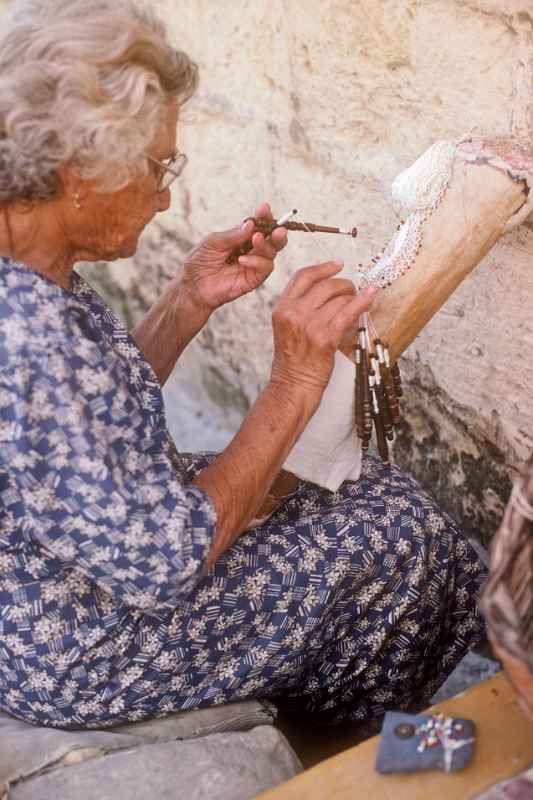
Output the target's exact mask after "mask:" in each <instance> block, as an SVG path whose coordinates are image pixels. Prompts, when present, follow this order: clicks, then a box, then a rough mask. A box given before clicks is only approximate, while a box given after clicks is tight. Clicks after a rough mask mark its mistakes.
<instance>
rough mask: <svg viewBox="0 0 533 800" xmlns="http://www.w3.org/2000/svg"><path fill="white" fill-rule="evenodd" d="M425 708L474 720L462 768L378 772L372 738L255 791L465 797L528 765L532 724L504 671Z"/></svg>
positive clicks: (265, 797) (288, 799)
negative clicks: (473, 737)
mask: <svg viewBox="0 0 533 800" xmlns="http://www.w3.org/2000/svg"><path fill="white" fill-rule="evenodd" d="M429 711H431V712H433V711H441V712H442V713H444V714H447V715H450V716H453V715H455V716H461V717H467V718H469V719H472V720H474V721H475V723H476V726H477V730H478V735H477V745H476V752H475V754H474V758H473V759H472V762H471V763H470V764H469V766H468V767H467V768H466V769H464V770H463V771H461V772H456V773H453V774H449V775H447V774H445V773H442V772H423V773H420V772H419V773H417V774H414V775H379V774H378V773H377V772H376V771H375V769H374V764H375V761H376V754H377V749H378V743H379V737H377V736H376V737H373V738H372V739H368V740H367V741H366V742H363V743H362V744H360V745H357V746H355V747H351V748H350V749H348V750H345V751H344V752H342V753H339V755H336V756H334V757H333V758H328V759H327V760H326V761H323V762H322V763H321V764H318V765H317V766H314V767H312V768H311V769H308V770H306V771H305V772H303V773H302V774H300V775H298V776H297V777H295V778H293V779H292V780H290V781H288V782H287V783H284V784H283V785H281V786H278V787H277V788H276V789H272V790H270V791H269V792H266V793H264V794H262V795H260V798H261V800H318V799H319V798H320V800H470V798H474V797H476V795H477V794H479V792H481V791H483V790H484V789H486V788H488V787H489V786H492V785H493V784H494V783H498V782H499V781H501V780H503V779H505V778H508V777H510V776H511V775H515V774H516V773H517V772H520V771H521V770H523V769H525V768H526V767H527V766H529V765H530V764H533V723H531V722H530V721H529V720H528V718H527V717H526V716H525V714H524V713H523V712H522V711H521V709H520V707H519V705H518V701H517V699H516V696H515V693H514V691H513V690H512V688H511V687H510V685H509V683H508V682H507V680H506V678H505V677H504V675H503V674H500V675H497V676H496V677H495V678H492V679H491V680H488V681H485V682H484V683H481V684H478V685H477V686H474V687H473V688H472V689H469V690H468V691H466V692H464V693H462V694H459V695H457V696H456V697H453V698H451V699H450V700H446V701H445V702H443V703H439V704H438V705H435V706H432V707H431V709H429ZM324 736H334V728H328V729H325V730H324Z"/></svg>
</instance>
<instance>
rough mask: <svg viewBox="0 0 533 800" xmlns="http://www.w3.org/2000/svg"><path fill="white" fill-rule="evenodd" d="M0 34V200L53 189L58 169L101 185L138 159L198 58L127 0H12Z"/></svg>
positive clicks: (138, 169)
mask: <svg viewBox="0 0 533 800" xmlns="http://www.w3.org/2000/svg"><path fill="white" fill-rule="evenodd" d="M4 31H5V32H4V33H2V34H0V206H2V205H8V204H10V203H12V202H14V201H17V200H24V201H35V200H47V199H49V198H51V197H54V196H55V195H56V193H57V192H58V189H59V177H58V169H59V168H60V167H61V166H62V165H65V164H67V163H68V164H70V165H72V166H73V167H74V169H75V170H76V172H77V174H79V175H80V176H81V177H83V178H87V179H97V180H98V181H99V185H101V187H102V189H103V190H104V191H115V190H118V189H120V188H122V187H123V186H124V185H126V184H127V183H128V182H129V181H130V180H131V179H132V178H133V177H134V175H135V174H139V173H142V172H143V171H146V170H147V169H148V165H147V161H146V159H144V158H143V157H142V155H143V153H144V152H145V151H146V148H147V147H148V146H149V145H150V144H151V142H152V141H153V139H154V137H155V134H156V131H157V129H158V127H159V125H161V122H162V120H163V119H164V116H163V115H164V109H165V106H166V105H167V104H168V103H169V102H177V103H178V105H181V104H182V103H184V102H185V101H186V100H187V99H188V98H189V97H190V96H191V95H192V94H193V92H194V91H195V89H196V86H197V82H198V68H197V66H196V64H195V63H194V62H193V61H191V59H190V58H189V56H188V55H187V54H186V53H184V52H182V51H180V50H176V49H175V48H174V47H172V45H171V44H170V43H169V41H168V39H167V36H166V31H165V26H164V24H163V22H162V21H161V20H160V19H159V18H158V17H157V16H156V15H155V14H154V13H153V12H152V11H150V10H149V9H147V8H145V7H144V6H142V5H140V4H139V3H137V2H135V0H18V2H16V3H15V4H14V7H13V8H12V12H11V15H10V19H9V20H8V24H7V27H6V28H4Z"/></svg>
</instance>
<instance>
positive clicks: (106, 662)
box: [0, 259, 483, 728]
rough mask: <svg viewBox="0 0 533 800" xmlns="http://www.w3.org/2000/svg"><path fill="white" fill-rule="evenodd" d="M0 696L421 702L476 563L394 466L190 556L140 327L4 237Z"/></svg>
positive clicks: (112, 718) (183, 508) (477, 578)
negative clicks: (7, 248) (28, 260)
mask: <svg viewBox="0 0 533 800" xmlns="http://www.w3.org/2000/svg"><path fill="white" fill-rule="evenodd" d="M0 442H1V449H0V615H1V616H0V708H1V709H2V710H4V711H6V712H8V713H10V714H12V715H14V716H17V717H19V718H21V719H25V720H27V721H30V722H35V723H40V724H46V725H52V726H58V727H62V728H80V727H103V726H107V725H116V724H119V723H123V722H131V721H135V720H142V719H146V718H150V717H155V716H160V715H164V714H168V713H169V712H172V711H179V710H184V709H188V708H194V707H198V706H206V705H210V704H214V703H226V702H231V701H234V700H238V699H244V698H250V697H270V698H273V699H276V698H277V699H278V700H279V701H281V702H284V703H286V704H289V705H291V706H292V707H294V708H297V709H299V710H300V711H301V712H303V713H307V714H311V715H313V716H314V717H316V718H317V719H322V720H324V721H337V720H340V719H354V720H362V721H363V720H364V721H372V720H376V719H379V717H380V716H381V715H382V714H383V713H384V711H385V710H386V709H387V708H390V707H395V708H398V707H399V708H410V707H415V706H420V705H422V704H424V703H426V702H427V701H428V700H429V698H430V697H431V694H432V693H433V691H434V690H435V688H436V687H437V686H438V685H439V684H440V683H441V682H442V681H443V680H444V679H445V677H446V675H447V674H448V673H449V672H450V671H451V669H452V668H453V666H454V665H455V663H456V662H457V661H458V660H459V659H460V658H461V656H462V655H463V653H464V652H465V650H466V649H467V648H468V647H469V646H470V645H471V644H472V643H473V642H474V641H475V640H476V639H477V638H478V637H479V635H480V632H481V630H482V624H481V621H480V619H479V616H478V613H477V596H478V592H479V588H480V582H481V580H482V578H483V574H482V569H481V567H480V565H479V563H478V560H477V558H476V556H475V554H474V552H473V551H472V549H471V548H470V545H469V544H468V542H467V541H466V540H465V539H464V538H463V537H462V536H461V534H460V533H459V532H458V531H457V529H456V528H455V527H454V525H453V523H452V522H451V520H450V519H449V518H448V517H446V516H445V515H444V514H442V512H440V511H439V509H438V508H437V507H436V506H435V504H434V503H433V501H432V500H431V499H430V498H429V497H428V496H427V495H426V494H425V493H423V492H422V491H421V490H420V488H419V487H418V486H417V484H416V483H415V482H414V481H412V480H411V479H410V478H408V477H406V476H404V475H402V474H401V473H400V472H399V471H398V470H397V469H395V468H393V469H391V470H387V469H385V468H384V467H382V465H381V464H379V463H377V462H376V461H374V460H373V459H370V458H368V459H366V461H365V463H364V466H363V475H362V477H361V479H360V480H359V481H357V482H356V483H345V484H344V485H343V486H342V487H341V489H340V490H339V491H338V492H336V493H331V492H327V491H323V490H320V489H318V488H317V487H314V486H312V485H311V484H302V485H301V487H300V489H299V490H298V491H297V492H296V494H295V495H294V496H292V497H291V498H290V499H289V500H288V501H287V502H286V503H285V504H284V505H283V506H282V507H281V508H280V509H279V510H278V512H277V513H276V514H275V515H274V516H273V517H271V518H270V519H269V520H268V521H267V523H265V524H263V525H262V526H260V527H257V528H255V529H253V530H250V531H248V532H246V533H245V534H244V535H243V536H241V537H240V538H239V539H238V540H237V542H236V543H235V544H234V545H233V546H232V547H231V548H230V549H229V550H228V551H227V552H226V553H225V554H224V555H223V556H222V557H221V558H220V559H219V560H218V561H217V563H216V564H215V565H214V566H213V567H212V569H211V570H210V571H209V572H208V573H207V574H205V573H204V565H205V560H206V557H207V554H208V552H209V548H210V544H211V540H212V536H213V532H214V529H215V524H216V519H215V514H214V509H213V506H212V503H211V501H210V499H209V497H208V496H207V495H206V494H205V493H203V492H202V491H201V490H200V489H198V488H197V487H195V486H193V485H192V484H191V481H192V479H193V478H194V475H195V474H196V473H197V472H198V471H199V470H200V469H201V468H202V467H203V466H204V465H205V464H206V463H207V461H208V459H209V456H206V455H187V454H181V455H179V454H177V453H176V451H175V450H174V447H173V444H172V442H171V440H170V437H169V435H168V432H167V428H166V424H165V415H164V408H163V401H162V396H161V390H160V387H159V385H158V382H157V379H156V378H155V375H154V374H153V372H152V370H151V368H150V366H149V365H148V364H147V363H146V361H145V360H144V358H143V356H142V354H141V353H140V351H139V350H138V348H137V346H136V345H135V343H134V341H133V340H132V339H131V338H130V337H129V335H128V333H127V332H126V330H125V329H124V327H123V326H122V325H121V324H120V323H119V322H118V320H117V319H116V318H115V316H114V315H113V314H112V313H111V311H110V310H109V309H108V308H107V307H106V306H105V304H104V303H103V301H102V300H101V299H100V298H99V296H98V295H97V294H96V293H95V292H94V290H92V289H91V288H90V287H89V286H88V285H87V284H86V283H85V282H84V281H83V280H82V279H81V278H80V277H79V276H77V275H76V274H74V276H73V284H72V291H70V292H66V291H64V290H62V289H61V288H60V287H58V286H56V285H55V284H53V283H51V282H49V281H48V280H46V279H45V278H43V277H42V276H40V275H37V274H36V273H34V272H32V271H30V270H29V269H27V268H26V267H24V266H23V265H20V264H16V263H14V262H12V261H8V260H7V259H0Z"/></svg>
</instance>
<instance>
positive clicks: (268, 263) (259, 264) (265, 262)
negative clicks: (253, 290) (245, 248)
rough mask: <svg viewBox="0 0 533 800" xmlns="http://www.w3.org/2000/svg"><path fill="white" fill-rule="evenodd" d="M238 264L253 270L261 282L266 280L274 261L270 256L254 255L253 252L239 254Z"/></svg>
mask: <svg viewBox="0 0 533 800" xmlns="http://www.w3.org/2000/svg"><path fill="white" fill-rule="evenodd" d="M239 264H240V265H241V266H242V267H245V268H246V269H251V270H253V271H254V272H255V273H256V275H257V277H258V279H260V280H261V282H262V281H264V280H266V279H267V278H268V276H269V275H270V273H271V272H272V270H273V269H274V263H273V261H272V259H271V258H265V257H264V256H259V255H255V253H253V252H251V253H247V255H245V256H240V257H239Z"/></svg>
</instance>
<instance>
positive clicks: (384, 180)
mask: <svg viewBox="0 0 533 800" xmlns="http://www.w3.org/2000/svg"><path fill="white" fill-rule="evenodd" d="M4 5H5V2H4ZM154 5H155V6H156V7H157V8H158V9H159V10H160V11H161V13H162V14H163V15H164V16H165V18H166V19H167V20H168V22H169V25H170V28H171V31H172V35H173V37H174V38H175V41H176V42H177V43H178V44H179V45H180V46H181V47H183V48H184V49H186V50H188V51H189V52H190V53H191V54H192V55H193V56H194V57H195V58H196V60H197V61H198V62H199V64H200V66H201V70H202V85H201V89H200V91H199V93H198V96H197V97H196V99H195V100H194V101H193V102H192V103H191V104H190V105H189V107H188V108H187V109H186V110H185V111H184V113H183V118H182V124H181V126H180V131H179V141H180V147H181V148H182V149H184V150H185V151H186V152H187V153H188V154H189V157H190V165H189V167H188V168H187V170H186V172H185V174H184V176H183V179H181V180H180V181H179V183H178V185H177V186H176V189H175V190H174V201H173V208H172V210H171V211H169V212H168V213H166V214H165V215H163V216H162V217H160V218H159V220H158V221H157V222H155V223H153V225H152V227H151V228H150V229H149V230H147V231H146V234H145V235H144V237H143V239H142V243H141V246H140V249H139V252H138V255H137V257H136V258H135V259H134V260H133V261H131V262H129V263H120V264H115V265H113V266H112V267H109V268H108V267H107V266H105V265H97V266H93V267H91V269H90V273H89V274H90V276H91V280H93V282H94V283H96V284H98V285H99V286H100V287H101V288H102V289H103V290H104V292H105V294H106V295H107V296H108V297H109V298H110V299H111V300H112V301H113V303H114V304H115V306H116V307H117V308H118V310H119V311H120V312H121V313H122V314H123V315H124V316H125V317H126V318H127V319H128V320H130V321H131V320H133V319H134V318H136V317H137V316H138V315H139V314H140V313H141V311H142V310H143V309H144V308H146V307H147V306H148V305H149V303H150V302H151V301H152V300H153V299H154V298H155V297H156V296H157V293H158V291H159V288H160V286H161V285H162V284H163V283H164V280H165V278H166V277H167V276H168V275H171V274H172V273H173V270H174V268H175V264H176V262H177V261H178V260H179V258H180V255H181V254H182V253H183V252H184V251H186V250H187V248H188V247H189V245H190V244H191V243H192V242H195V241H197V240H198V238H199V237H200V236H201V235H202V234H203V233H205V232H208V231H210V230H215V229H217V228H218V229H220V228H224V227H227V226H231V225H233V224H235V223H236V222H237V221H238V220H239V219H241V218H242V217H244V216H245V215H247V214H249V213H251V212H252V211H253V209H254V207H255V206H256V205H257V203H258V202H259V201H261V200H262V199H268V200H270V201H271V203H272V205H273V208H274V211H275V213H277V214H278V215H279V214H282V213H284V212H285V211H286V210H287V209H290V208H292V207H297V208H298V209H300V211H301V215H300V216H301V217H303V218H307V219H309V220H312V221H318V222H324V223H330V224H339V225H342V226H346V227H348V226H352V225H354V224H355V225H357V226H358V227H359V228H360V236H359V238H358V239H357V240H356V241H355V243H352V242H351V241H342V242H340V241H338V240H334V241H332V240H331V239H327V240H326V239H325V238H324V237H322V239H320V240H319V241H317V240H316V239H311V237H306V236H305V235H301V234H293V235H292V237H291V241H290V245H289V247H288V249H287V251H286V253H284V255H283V256H282V258H280V260H279V264H278V266H277V268H276V272H275V274H274V275H273V276H272V277H271V279H270V280H269V282H268V284H267V285H266V286H265V287H264V288H263V289H262V290H261V291H259V292H258V293H257V294H256V295H255V296H252V297H248V298H245V299H243V300H241V301H239V302H237V303H235V304H233V305H232V306H229V307H227V308H224V309H222V310H220V311H219V312H218V313H217V314H216V315H215V316H214V318H213V319H212V321H211V323H210V324H209V326H208V328H207V330H206V331H205V332H204V333H203V334H202V335H201V336H200V338H199V339H198V341H197V342H195V343H194V344H193V345H191V346H190V348H189V349H188V351H187V352H186V354H185V355H184V357H183V361H182V364H181V365H180V366H179V368H178V369H177V370H176V373H175V374H174V376H173V378H172V379H171V381H170V384H169V387H168V390H167V403H168V408H169V415H170V418H171V421H172V425H173V430H174V432H175V435H176V438H177V440H178V443H179V445H180V446H182V447H183V448H190V447H195V446H197V447H213V448H216V447H220V446H222V445H223V444H224V442H225V441H227V438H228V436H230V435H231V432H232V431H233V430H235V428H236V426H237V425H238V422H239V419H240V418H241V416H242V414H243V413H244V412H245V411H246V409H247V408H248V407H249V405H250V403H252V402H253V400H254V397H255V396H256V394H257V392H258V390H259V389H260V387H261V385H262V384H263V383H264V382H265V380H266V379H267V376H268V372H269V364H270V355H271V351H270V310H271V307H272V304H273V302H274V300H275V297H276V295H277V293H278V292H279V291H280V290H281V289H282V288H283V286H284V285H285V283H286V282H287V279H288V277H289V276H290V275H291V274H292V272H293V271H294V270H295V269H296V268H297V267H299V266H301V265H303V264H306V263H311V262H314V261H317V260H323V259H324V255H325V251H324V246H325V247H327V251H326V252H328V253H331V254H332V255H335V256H340V257H344V258H345V259H346V263H347V264H348V265H350V264H353V263H354V262H359V261H365V260H367V259H368V258H369V257H370V256H371V255H372V254H373V253H374V252H375V251H376V249H378V247H380V246H381V245H382V244H383V243H384V242H385V241H386V240H387V239H388V238H389V236H390V234H391V233H392V231H393V229H394V227H395V224H396V220H395V216H394V212H393V209H392V204H391V201H390V185H391V182H392V180H393V178H394V177H395V175H396V174H397V173H398V172H399V171H400V170H401V169H403V168H404V167H405V166H407V165H409V164H410V163H412V162H413V161H414V160H415V159H416V158H417V157H418V155H420V154H421V153H422V152H423V151H424V150H425V149H426V148H427V147H428V146H429V145H430V144H431V143H432V142H433V141H434V140H435V139H439V138H451V137H456V136H460V135H461V134H463V133H466V132H478V133H483V132H487V133H490V134H509V133H514V134H519V135H522V136H526V137H527V136H529V133H530V129H531V123H532V114H533V98H532V93H531V90H532V74H533V58H532V57H533V48H532V31H533V12H532V11H531V4H530V2H529V0H478V2H476V1H475V0H425V2H420V0H382V1H381V2H376V1H375V0H358V2H357V3H352V2H350V1H349V0H322V1H321V2H318V0H315V2H313V3H309V2H303V0H270V2H266V0H255V1H254V2H249V0H232V1H231V2H230V0H181V2H180V3H179V4H177V3H175V2H173V0H157V2H156V1H155V0H154ZM532 255H533V225H527V224H526V225H525V226H523V227H522V228H521V229H520V230H518V231H517V232H515V233H513V234H512V235H510V236H508V237H506V239H505V240H503V241H501V243H499V244H498V245H497V246H496V248H495V249H494V250H493V251H492V252H491V253H490V254H489V256H488V257H487V258H486V259H485V260H484V262H483V263H482V264H481V265H480V266H479V267H478V269H477V270H476V271H475V272H474V274H473V275H472V276H471V277H470V278H468V280H466V281H465V282H464V283H463V284H462V286H461V287H460V288H459V290H458V291H457V292H456V293H455V295H454V296H453V297H452V298H451V299H450V300H449V301H448V303H447V304H446V305H445V307H444V308H443V309H442V310H441V311H440V312H439V314H437V316H436V317H435V318H434V319H433V320H432V321H431V323H430V324H429V325H428V326H427V328H426V329H425V330H424V332H423V333H422V334H421V335H420V337H419V338H418V339H417V341H416V342H415V343H414V344H413V345H412V346H411V347H410V348H409V350H408V352H407V354H406V356H405V357H404V359H403V370H404V374H405V378H406V380H405V382H406V400H405V403H404V423H403V426H402V430H401V435H400V437H399V441H398V446H397V448H396V458H397V461H398V462H399V463H401V464H402V465H403V466H405V467H406V468H407V469H409V470H411V471H412V472H413V473H415V474H416V475H417V476H418V477H419V478H420V479H421V480H422V482H423V483H424V484H425V485H426V486H427V487H428V488H429V489H430V490H431V491H433V493H434V494H435V495H436V496H437V497H438V498H439V499H440V500H441V501H442V503H443V504H444V506H445V507H446V508H448V509H449V510H450V511H451V512H452V513H453V514H454V515H455V516H456V517H458V518H459V519H460V520H461V521H462V523H463V524H464V525H465V526H466V527H467V528H468V530H469V531H471V532H472V533H474V534H475V535H478V536H480V537H481V538H484V539H485V540H486V539H487V538H488V537H489V536H490V533H491V532H492V531H493V530H494V527H495V525H496V524H497V521H498V519H499V517H500V514H501V510H502V504H503V502H504V501H505V500H506V498H507V495H508V492H509V486H510V483H509V480H510V478H511V477H512V475H513V473H514V471H515V469H516V468H517V467H518V466H519V464H520V462H521V461H522V460H523V459H524V458H525V457H526V456H527V454H528V453H529V451H530V450H531V446H532V444H533V403H532V402H531V400H530V394H531V388H532V387H533V362H532V359H531V352H532V347H533V314H532V311H531V308H532V301H533V270H532V268H531V260H532Z"/></svg>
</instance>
